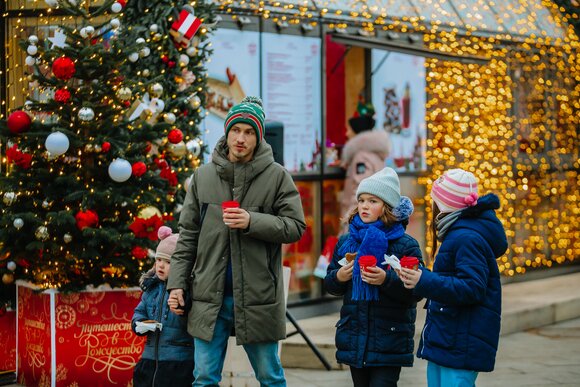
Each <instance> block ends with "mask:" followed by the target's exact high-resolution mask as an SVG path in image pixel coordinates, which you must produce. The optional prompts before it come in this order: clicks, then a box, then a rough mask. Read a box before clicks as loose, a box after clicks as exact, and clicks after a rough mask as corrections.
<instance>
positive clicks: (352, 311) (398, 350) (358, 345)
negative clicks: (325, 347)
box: [324, 234, 423, 368]
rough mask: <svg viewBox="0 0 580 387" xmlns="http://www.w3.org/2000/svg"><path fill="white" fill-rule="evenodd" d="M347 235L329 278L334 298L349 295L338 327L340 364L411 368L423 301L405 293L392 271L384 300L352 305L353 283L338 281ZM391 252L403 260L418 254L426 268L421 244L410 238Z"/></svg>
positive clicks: (399, 241) (395, 243)
mask: <svg viewBox="0 0 580 387" xmlns="http://www.w3.org/2000/svg"><path fill="white" fill-rule="evenodd" d="M347 237H348V234H347V235H344V236H342V237H341V238H340V239H339V241H338V243H337V245H336V248H335V250H334V256H333V258H332V262H331V263H330V265H329V266H328V270H327V274H326V278H325V279H324V286H325V288H326V290H327V291H328V292H329V293H330V294H333V295H336V296H343V306H342V308H341V310H340V320H339V321H338V323H337V324H336V348H337V351H336V360H337V361H338V362H339V363H343V364H347V365H349V366H353V367H357V368H362V367H373V366H374V367H377V366H391V367H411V366H412V365H413V349H414V341H413V336H414V334H415V318H416V316H417V301H418V300H420V299H421V298H418V297H417V296H415V295H413V293H412V291H411V290H407V289H405V288H404V286H403V283H402V282H401V280H399V277H398V276H397V274H396V273H395V272H394V271H393V270H391V269H389V270H387V278H386V280H385V282H384V283H383V284H382V285H381V286H380V291H379V301H352V299H351V298H352V297H351V291H352V281H348V282H345V283H341V282H339V281H337V279H336V273H337V271H338V269H339V268H340V265H339V264H338V261H339V260H340V259H342V258H343V257H339V256H338V253H337V251H339V249H340V246H341V245H342V244H343V243H344V241H345V240H346V238H347ZM385 253H387V254H389V255H391V254H394V255H395V256H397V257H398V258H401V257H403V256H405V255H407V256H414V257H417V258H418V259H419V261H420V262H421V265H422V264H423V258H422V255H421V249H420V248H419V244H418V243H417V241H416V240H415V239H414V238H412V237H411V236H409V235H407V234H405V235H403V236H402V237H401V238H399V239H395V240H391V241H389V247H388V249H387V251H386V252H385ZM380 261H382V257H380Z"/></svg>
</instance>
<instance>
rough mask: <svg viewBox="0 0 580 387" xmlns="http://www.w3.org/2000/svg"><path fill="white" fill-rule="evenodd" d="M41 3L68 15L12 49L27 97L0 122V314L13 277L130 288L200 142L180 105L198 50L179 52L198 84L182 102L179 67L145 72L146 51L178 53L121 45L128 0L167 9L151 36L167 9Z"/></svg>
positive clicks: (168, 217) (197, 64)
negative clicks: (18, 55) (23, 69)
mask: <svg viewBox="0 0 580 387" xmlns="http://www.w3.org/2000/svg"><path fill="white" fill-rule="evenodd" d="M46 2H47V3H48V4H49V5H50V6H58V7H59V8H60V9H61V10H64V11H66V12H67V13H69V14H70V15H72V16H74V17H75V18H74V19H73V20H74V22H71V23H70V24H66V25H61V26H59V29H58V30H56V32H55V33H54V36H52V37H49V38H48V40H49V41H50V42H47V41H44V40H42V39H39V38H38V37H36V36H34V35H33V36H29V37H28V39H27V40H26V41H23V42H22V43H21V46H22V48H23V49H24V50H25V51H26V52H27V54H28V56H27V58H26V65H27V66H28V67H27V68H28V70H29V75H28V76H29V77H30V78H31V80H32V82H33V85H34V90H35V92H34V93H33V94H31V95H30V96H27V101H26V103H25V104H24V106H22V107H20V108H18V109H16V110H14V111H12V112H10V113H9V114H8V118H7V120H6V121H2V122H0V135H1V136H2V144H3V145H4V146H5V151H6V158H7V165H8V167H7V170H2V179H0V196H1V197H2V207H1V212H0V276H1V277H2V284H0V287H1V288H0V290H1V291H0V308H2V307H5V306H6V304H9V303H10V302H11V301H12V302H13V300H14V285H13V282H14V280H15V279H22V280H25V281H29V282H31V283H33V284H35V285H37V286H38V287H39V288H41V289H44V288H56V289H58V290H60V291H65V292H66V291H76V290H82V289H85V288H87V287H91V286H93V287H97V286H101V285H105V286H111V287H124V286H131V285H135V284H136V283H137V280H138V276H139V273H140V272H141V271H143V270H144V269H146V268H148V267H149V266H150V265H151V263H152V259H151V257H152V253H153V251H152V250H151V249H153V248H154V247H155V245H156V240H157V229H158V228H159V227H160V226H161V225H162V224H163V223H171V222H174V219H175V218H176V217H177V214H176V212H177V211H178V210H179V202H180V198H181V197H183V193H182V192H180V191H183V183H184V181H185V178H186V177H187V176H189V175H191V173H192V168H194V167H195V166H197V164H198V163H199V160H198V158H197V156H199V154H200V151H201V149H200V147H201V143H196V144H197V145H196V146H199V147H196V148H195V149H193V148H192V147H193V144H190V148H192V151H191V152H189V154H191V157H190V156H188V150H187V148H186V146H185V144H184V143H183V142H182V140H183V139H186V140H190V139H191V140H197V139H198V137H199V133H198V132H197V131H196V127H197V125H196V124H197V123H198V122H199V120H200V110H199V109H197V108H195V107H191V106H192V105H191V102H190V101H191V100H192V99H194V100H195V105H198V107H199V106H201V104H202V103H203V96H202V91H203V82H202V79H203V76H202V71H203V67H202V61H203V60H204V59H205V55H206V54H199V55H198V54H197V53H198V52H201V51H200V50H198V51H196V53H195V54H194V55H191V56H188V58H189V59H190V60H189V63H188V65H189V66H190V68H195V71H196V72H197V74H196V76H197V78H199V81H194V82H193V83H191V84H190V85H189V86H190V87H189V88H185V89H184V91H185V92H187V93H189V96H192V98H188V99H186V98H185V97H181V96H180V95H178V94H177V92H178V91H179V87H180V84H179V82H177V81H176V80H175V76H176V74H177V73H176V72H177V70H179V74H182V73H181V70H182V69H183V68H187V67H186V66H180V65H179V63H178V62H177V65H176V66H174V67H175V69H173V67H170V66H169V61H168V63H167V66H166V69H167V70H166V71H165V72H163V71H159V72H158V73H157V71H156V72H155V73H154V72H153V71H152V69H153V67H155V66H158V64H160V63H163V64H165V59H164V58H161V57H159V56H158V55H157V53H158V52H159V49H158V46H157V44H162V45H161V46H160V47H164V49H165V50H166V51H167V57H168V58H173V57H175V56H176V55H177V58H179V55H181V54H180V52H181V51H184V52H186V51H187V47H183V48H181V47H179V46H175V45H173V40H172V38H161V39H159V43H155V44H152V42H151V39H152V38H151V36H150V35H149V36H145V37H144V38H143V40H141V39H139V40H137V39H128V38H127V37H128V36H129V32H131V33H132V32H133V30H132V28H130V27H129V26H126V25H124V22H123V13H124V11H127V14H128V15H129V14H131V12H134V10H135V9H134V8H129V4H131V3H135V5H138V4H145V3H148V4H153V3H154V4H155V5H156V6H159V7H160V9H159V10H158V11H159V12H166V13H167V14H166V16H164V17H165V19H163V20H161V19H157V23H158V28H159V30H158V32H156V33H161V32H163V31H164V28H168V26H169V25H170V24H171V20H172V19H174V16H173V15H174V13H175V12H174V8H172V7H171V5H170V4H169V2H165V1H148V2H145V1H140V0H132V1H131V2H129V3H126V2H125V1H123V0H117V1H114V0H106V1H104V3H103V5H102V6H101V7H99V8H88V7H86V4H85V2H83V1H80V0H78V1H77V0H69V1H56V0H46ZM164 6H166V7H165V8H164ZM161 8H164V9H163V11H162V10H161ZM178 10H179V9H178ZM178 10H175V11H178ZM161 14H162V13H160V14H159V15H157V16H155V17H161V16H160V15H161ZM142 16H143V15H142ZM151 16H152V17H153V15H151ZM127 17H128V16H127ZM142 19H143V20H145V19H146V18H145V17H143V18H142ZM134 31H135V32H137V31H138V28H135V30H134ZM148 31H150V29H149V28H148ZM156 33H155V34H156ZM155 36H156V35H154V37H155ZM176 36H177V37H178V35H176ZM121 37H122V38H121ZM204 52H205V51H204ZM153 53H155V55H154V54H153ZM186 55H187V54H186ZM153 58H156V59H153ZM171 60H172V59H171ZM178 60H179V59H178ZM147 69H149V72H150V76H145V74H144V72H145V70H147ZM192 72H193V71H192ZM194 74H195V72H194ZM168 78H171V80H169V79H168ZM197 78H196V79H197ZM159 86H161V89H159ZM193 88H195V91H196V93H197V94H194V90H193ZM146 90H147V91H149V94H148V95H147V94H145V91H146ZM164 96H166V100H165V101H164V100H163V99H162V97H164ZM186 106H187V107H188V108H186ZM136 109H137V111H139V113H138V114H135V112H136ZM168 109H170V110H168ZM172 114H173V115H174V116H175V119H173V118H172ZM158 117H163V119H162V120H158V119H157V118H158ZM184 117H188V118H187V119H184ZM178 122H179V123H180V125H183V126H181V127H178V126H177V125H178ZM179 129H181V130H179ZM183 132H186V133H187V134H185V135H184V134H183ZM177 140H179V141H177ZM5 144H7V145H5Z"/></svg>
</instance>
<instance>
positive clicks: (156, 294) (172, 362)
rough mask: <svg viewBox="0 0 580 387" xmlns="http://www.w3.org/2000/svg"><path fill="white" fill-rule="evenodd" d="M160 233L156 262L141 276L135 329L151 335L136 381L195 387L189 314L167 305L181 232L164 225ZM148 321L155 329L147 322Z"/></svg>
mask: <svg viewBox="0 0 580 387" xmlns="http://www.w3.org/2000/svg"><path fill="white" fill-rule="evenodd" d="M157 234H158V236H159V239H161V241H160V242H159V245H158V246H157V251H156V253H155V265H154V266H153V268H152V269H151V270H149V271H148V272H147V273H145V274H143V276H141V280H140V281H139V282H140V284H141V288H142V289H143V296H142V297H141V302H139V305H137V308H135V313H134V315H133V319H132V326H133V331H135V333H136V334H138V335H147V343H146V344H145V349H144V351H143V355H142V357H141V360H139V362H138V363H137V365H136V366H135V369H134V371H133V385H134V386H135V387H141V386H143V387H145V386H147V387H155V386H184V387H185V386H188V387H191V385H192V383H193V338H192V337H191V336H190V335H189V334H188V333H187V318H186V317H185V316H186V315H187V314H185V315H184V316H178V315H177V314H175V313H170V312H169V306H168V305H167V298H168V296H169V293H168V292H167V289H166V287H167V277H169V270H170V265H171V255H172V254H173V252H174V251H175V244H176V243H177V238H178V234H172V233H171V229H170V228H169V227H166V226H161V227H160V228H159V231H158V233H157ZM148 321H150V323H149V324H148V326H149V327H151V329H152V330H148V327H147V325H144V324H143V322H148ZM155 322H157V323H161V327H160V328H159V327H157V328H155V325H154V324H155Z"/></svg>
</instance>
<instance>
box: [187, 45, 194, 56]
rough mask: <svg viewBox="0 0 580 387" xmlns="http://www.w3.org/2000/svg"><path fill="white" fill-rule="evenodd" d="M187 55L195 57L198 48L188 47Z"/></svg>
mask: <svg viewBox="0 0 580 387" xmlns="http://www.w3.org/2000/svg"><path fill="white" fill-rule="evenodd" d="M185 53H186V54H187V55H189V56H194V55H195V54H196V53H197V48H195V47H193V46H189V47H187V50H185Z"/></svg>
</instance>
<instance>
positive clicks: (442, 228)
mask: <svg viewBox="0 0 580 387" xmlns="http://www.w3.org/2000/svg"><path fill="white" fill-rule="evenodd" d="M463 210H464V209H463V208H462V209H460V210H456V211H453V212H447V213H443V212H442V213H439V214H438V215H437V217H436V218H435V228H436V229H437V240H438V241H439V242H442V241H443V239H444V238H445V234H447V232H448V231H449V229H450V228H451V226H452V225H453V223H455V221H456V220H457V219H459V218H460V217H461V213H462V212H463Z"/></svg>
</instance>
